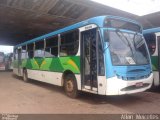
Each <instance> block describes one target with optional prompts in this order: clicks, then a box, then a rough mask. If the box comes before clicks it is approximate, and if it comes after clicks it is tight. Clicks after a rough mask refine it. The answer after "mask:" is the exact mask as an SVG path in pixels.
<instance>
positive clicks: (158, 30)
mask: <svg viewBox="0 0 160 120" xmlns="http://www.w3.org/2000/svg"><path fill="white" fill-rule="evenodd" d="M157 32H160V27H157V28H151V29H146V30H143V34H148V33H157Z"/></svg>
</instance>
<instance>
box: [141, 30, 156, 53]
mask: <svg viewBox="0 0 160 120" xmlns="http://www.w3.org/2000/svg"><path fill="white" fill-rule="evenodd" d="M144 38H145V40H146V43H147V45H148V49H149V52H150V54H151V55H153V54H154V52H155V50H156V35H155V34H154V33H152V34H145V35H144Z"/></svg>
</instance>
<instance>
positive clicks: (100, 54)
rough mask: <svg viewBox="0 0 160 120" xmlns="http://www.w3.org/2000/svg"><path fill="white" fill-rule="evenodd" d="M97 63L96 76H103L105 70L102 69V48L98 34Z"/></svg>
mask: <svg viewBox="0 0 160 120" xmlns="http://www.w3.org/2000/svg"><path fill="white" fill-rule="evenodd" d="M98 63H99V68H98V74H99V76H104V75H105V68H104V56H103V47H102V42H101V39H100V34H99V33H98Z"/></svg>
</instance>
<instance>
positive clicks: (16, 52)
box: [14, 48, 18, 60]
mask: <svg viewBox="0 0 160 120" xmlns="http://www.w3.org/2000/svg"><path fill="white" fill-rule="evenodd" d="M14 60H18V51H17V48H16V49H14Z"/></svg>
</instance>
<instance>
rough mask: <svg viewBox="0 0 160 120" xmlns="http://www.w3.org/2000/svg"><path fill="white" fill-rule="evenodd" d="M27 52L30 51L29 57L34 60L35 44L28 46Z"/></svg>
mask: <svg viewBox="0 0 160 120" xmlns="http://www.w3.org/2000/svg"><path fill="white" fill-rule="evenodd" d="M27 50H28V57H29V58H33V57H34V44H33V43H32V44H28V45H27Z"/></svg>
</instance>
